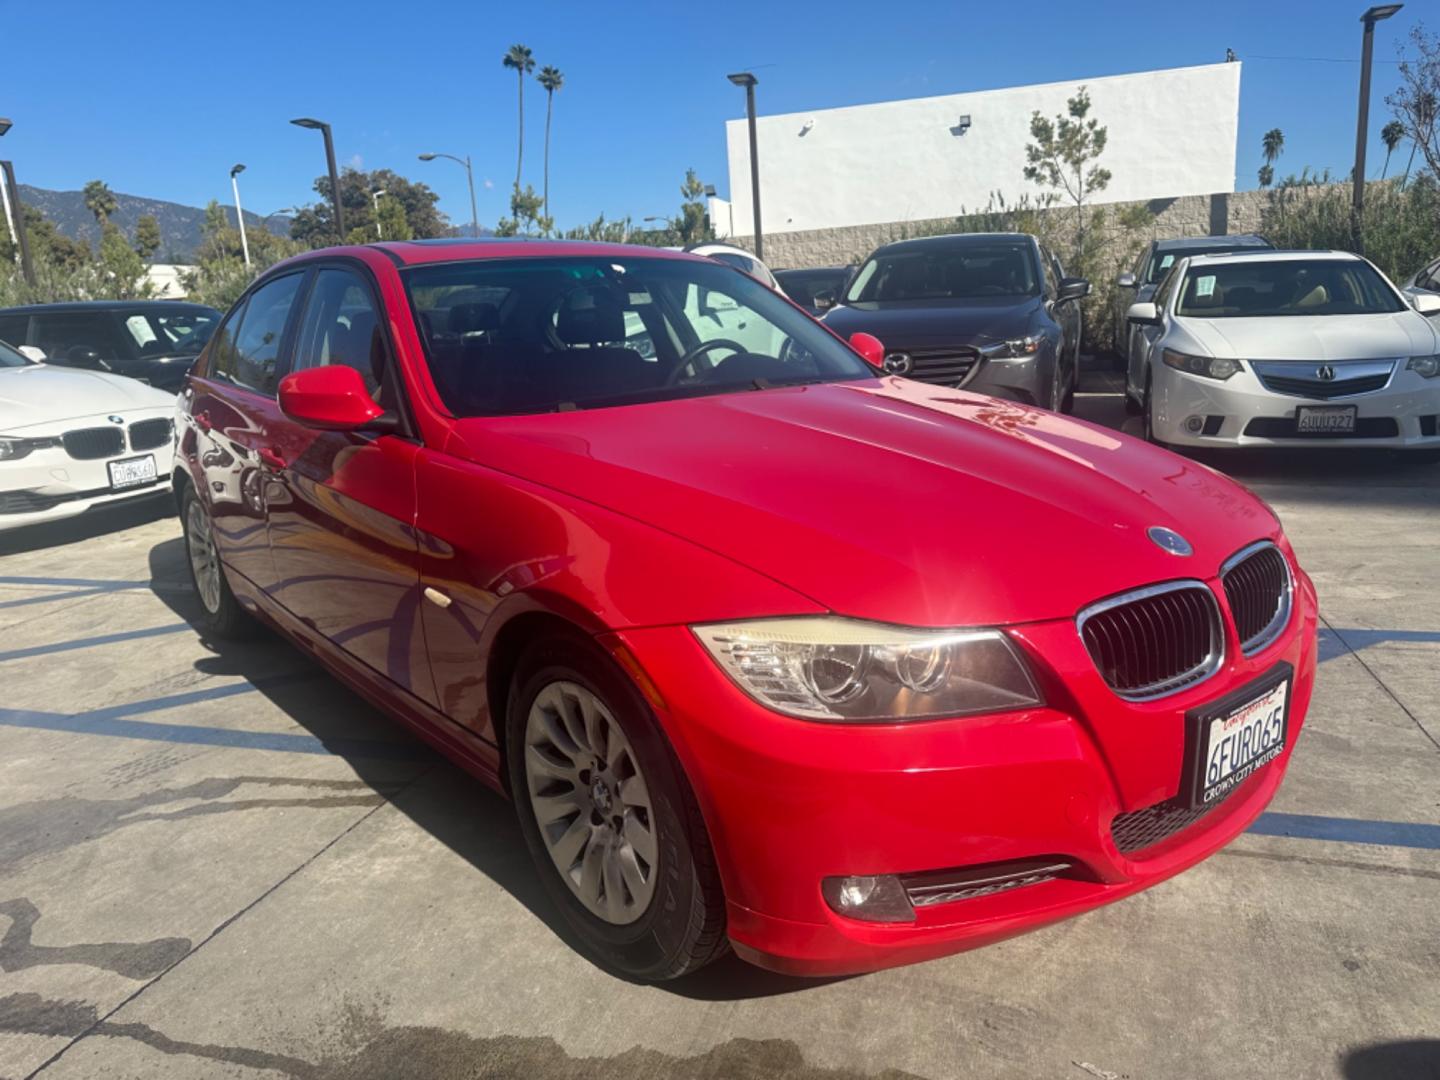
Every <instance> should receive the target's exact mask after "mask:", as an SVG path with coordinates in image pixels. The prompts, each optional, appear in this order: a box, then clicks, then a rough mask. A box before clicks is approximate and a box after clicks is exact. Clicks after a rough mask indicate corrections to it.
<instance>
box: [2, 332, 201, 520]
mask: <svg viewBox="0 0 1440 1080" xmlns="http://www.w3.org/2000/svg"><path fill="white" fill-rule="evenodd" d="M174 411H175V398H174V396H173V395H171V394H167V393H164V392H163V391H160V390H156V389H154V388H153V387H150V386H146V385H145V384H144V383H142V382H137V381H136V380H135V379H128V378H126V377H124V376H123V375H109V374H105V373H103V372H97V371H81V370H78V369H76V368H64V367H53V366H51V365H49V364H38V363H36V362H35V361H33V360H31V359H30V358H29V357H27V356H24V355H22V354H21V353H19V352H18V351H16V350H15V349H12V348H10V346H8V345H6V344H5V343H4V342H0V530H4V529H13V528H16V527H18V526H20V525H30V524H34V523H36V522H41V521H53V520H55V519H57V518H64V517H71V516H73V515H75V514H79V513H82V512H84V511H86V510H89V509H90V508H91V507H93V506H99V505H101V504H104V503H110V502H117V501H120V500H124V499H131V498H135V497H137V496H144V495H150V494H155V493H160V492H165V491H168V490H169V488H170V472H171V466H172V462H173V459H174V449H173V443H174V434H173V431H174V425H173V422H172V416H173V414H174Z"/></svg>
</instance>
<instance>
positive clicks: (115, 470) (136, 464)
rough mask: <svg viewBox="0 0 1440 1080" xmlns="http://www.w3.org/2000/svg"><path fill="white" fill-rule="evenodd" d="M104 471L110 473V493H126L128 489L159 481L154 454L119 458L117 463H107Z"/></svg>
mask: <svg viewBox="0 0 1440 1080" xmlns="http://www.w3.org/2000/svg"><path fill="white" fill-rule="evenodd" d="M147 466H148V467H147ZM106 469H107V470H108V471H109V473H110V490H111V491H128V490H129V489H130V488H137V487H144V486H145V485H146V484H153V483H155V481H156V480H158V479H160V474H159V471H158V470H157V468H156V465H155V455H154V454H141V455H139V456H138V457H128V458H120V459H119V460H117V461H111V462H109V463H108V464H107V465H106Z"/></svg>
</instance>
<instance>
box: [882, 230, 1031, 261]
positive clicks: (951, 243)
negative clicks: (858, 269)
mask: <svg viewBox="0 0 1440 1080" xmlns="http://www.w3.org/2000/svg"><path fill="white" fill-rule="evenodd" d="M997 240H1014V241H1022V242H1023V241H1026V240H1029V241H1030V242H1031V243H1034V242H1035V238H1034V237H1033V236H1031V235H1030V234H1029V233H1013V232H988V233H946V234H945V235H944V236H917V237H915V238H914V239H912V240H895V241H893V242H891V243H889V244H881V245H880V246H879V247H878V248H876V249H875V251H874V252H873V253H872V256H873V255H879V254H880V253H881V252H890V251H900V250H905V251H911V250H914V251H924V250H926V249H927V248H953V247H965V246H969V245H971V244H993V243H994V242H995V241H997Z"/></svg>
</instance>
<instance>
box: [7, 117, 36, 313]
mask: <svg viewBox="0 0 1440 1080" xmlns="http://www.w3.org/2000/svg"><path fill="white" fill-rule="evenodd" d="M10 127H11V122H10V121H9V120H8V119H6V118H5V117H3V116H0V135H4V134H5V133H6V132H7V131H9V130H10ZM0 173H3V174H4V175H3V176H0V190H3V191H4V193H5V217H6V220H7V222H8V223H9V225H10V235H11V236H13V237H14V238H15V244H16V246H17V247H19V249H20V272H21V273H22V274H23V275H24V276H25V284H27V285H31V286H33V285H34V284H35V267H34V266H33V265H31V262H30V240H29V238H28V237H27V236H26V235H25V208H24V207H22V206H21V205H20V189H19V187H17V186H16V184H15V166H14V165H12V164H11V163H10V162H8V161H0Z"/></svg>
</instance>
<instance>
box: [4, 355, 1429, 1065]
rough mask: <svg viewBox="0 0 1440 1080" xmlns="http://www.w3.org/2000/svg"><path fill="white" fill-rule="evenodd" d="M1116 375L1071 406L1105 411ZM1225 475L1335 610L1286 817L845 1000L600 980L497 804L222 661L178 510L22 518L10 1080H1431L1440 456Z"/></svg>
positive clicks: (8, 719) (393, 736) (1321, 460)
mask: <svg viewBox="0 0 1440 1080" xmlns="http://www.w3.org/2000/svg"><path fill="white" fill-rule="evenodd" d="M1114 382H1115V380H1114V378H1113V377H1112V376H1110V375H1109V374H1108V373H1104V372H1100V371H1092V372H1090V373H1088V375H1087V379H1086V392H1085V393H1084V394H1083V395H1082V396H1081V398H1080V399H1079V411H1080V412H1081V414H1082V415H1086V416H1089V417H1091V418H1093V419H1098V420H1100V421H1102V422H1105V423H1109V424H1112V425H1113V426H1119V425H1120V424H1121V422H1122V419H1123V416H1122V412H1121V408H1120V400H1119V398H1118V396H1116V395H1115V394H1114V393H1113V389H1114ZM1212 463H1213V464H1217V465H1218V466H1219V467H1222V468H1226V469H1228V470H1230V471H1232V472H1234V473H1235V474H1236V475H1238V476H1239V477H1240V478H1241V479H1242V480H1243V481H1244V482H1245V483H1246V484H1248V485H1250V486H1251V487H1252V488H1254V489H1255V490H1257V491H1258V492H1259V493H1260V494H1261V495H1263V496H1264V497H1265V498H1266V499H1268V500H1269V501H1270V502H1271V503H1272V505H1274V507H1275V508H1276V510H1277V511H1278V512H1279V514H1280V515H1281V517H1282V518H1283V519H1284V522H1285V525H1286V527H1287V529H1288V530H1289V533H1290V535H1291V537H1292V539H1293V541H1294V544H1295V547H1296V549H1297V551H1298V552H1299V555H1300V557H1301V559H1302V561H1303V562H1304V564H1305V565H1306V567H1307V568H1308V569H1309V571H1310V573H1311V575H1312V576H1313V577H1314V579H1315V582H1316V585H1317V587H1318V589H1319V592H1320V598H1321V612H1322V615H1323V618H1324V631H1323V632H1324V641H1323V650H1322V654H1321V655H1322V663H1321V670H1320V676H1319V685H1318V690H1317V694H1316V698H1315V702H1314V705H1313V708H1312V710H1311V713H1310V717H1309V722H1308V725H1307V727H1306V729H1305V732H1304V735H1303V737H1302V739H1301V742H1300V745H1299V748H1298V750H1297V751H1296V755H1295V758H1294V765H1293V768H1292V770H1291V774H1290V777H1289V779H1288V782H1287V783H1286V785H1285V786H1284V788H1283V789H1282V790H1281V792H1280V795H1279V797H1278V799H1277V800H1276V802H1275V803H1274V805H1273V806H1272V807H1271V812H1270V813H1269V814H1267V815H1266V816H1265V817H1264V818H1262V819H1261V820H1260V822H1259V823H1258V824H1257V826H1256V828H1255V829H1254V830H1252V831H1251V832H1250V833H1248V834H1246V835H1245V836H1243V837H1241V838H1240V839H1239V840H1237V841H1236V842H1235V843H1234V844H1232V845H1231V846H1230V847H1229V848H1228V849H1226V850H1225V851H1224V852H1222V853H1221V854H1219V855H1217V856H1216V857H1215V858H1213V859H1211V860H1210V861H1209V862H1207V863H1205V864H1202V865H1201V866H1200V867H1197V868H1196V869H1194V870H1192V871H1190V872H1189V873H1186V874H1184V875H1182V876H1180V877H1179V878H1176V879H1173V880H1171V881H1169V882H1167V883H1165V884H1163V885H1161V886H1159V887H1157V888H1155V889H1153V890H1151V891H1149V892H1146V893H1143V894H1141V895H1139V896H1136V897H1134V898H1131V899H1129V900H1126V901H1123V902H1121V903H1119V904H1116V905H1113V906H1111V907H1108V908H1105V909H1102V910H1099V911H1096V912H1094V913H1092V914H1089V915H1086V916H1084V917H1082V918H1079V919H1075V920H1072V921H1070V922H1066V923H1062V924H1060V925H1057V926H1054V927H1051V928H1048V929H1045V930H1042V931H1039V932H1037V933H1033V934H1030V935H1027V936H1025V937H1021V938H1018V939H1015V940H1012V941H1009V942H1006V943H1004V944H1001V945H998V946H993V947H991V948H988V949H983V950H980V951H976V952H971V953H967V954H963V955H959V956H955V957H951V958H948V959H944V960H940V961H936V962H933V963H929V964H925V965H921V966H916V967H909V968H901V969H897V970H893V971H887V972H883V973H880V974H875V975H869V976H864V977H858V978H850V979H840V980H829V981H806V980H800V979H790V978H784V977H780V976H775V975H771V974H767V973H765V972H761V971H759V970H757V969H752V968H749V967H747V966H746V965H744V964H743V963H741V962H739V961H738V960H735V959H734V958H729V959H727V960H725V961H723V962H722V963H720V964H719V965H717V966H715V967H713V968H711V969H708V970H706V971H704V972H701V973H700V974H698V975H696V976H693V977H690V978H688V979H686V980H683V981H681V982H679V983H676V984H672V985H668V986H662V987H646V986H635V985H631V984H629V983H626V982H623V981H620V980H617V979H615V978H613V977H611V976H609V975H607V974H605V973H604V972H602V971H600V970H598V969H596V968H595V967H594V966H592V965H591V964H590V963H588V962H587V961H586V960H584V959H583V958H582V957H581V956H580V955H579V954H577V953H576V952H575V951H573V950H572V949H571V947H570V946H569V945H568V944H567V942H566V940H565V938H564V933H563V930H562V929H561V925H560V920H559V918H558V917H557V915H556V914H555V913H554V912H553V911H552V910H551V909H550V908H549V906H548V904H547V902H546V901H545V899H544V896H543V894H542V892H541V890H540V888H539V886H538V883H537V881H536V879H535V877H534V875H533V874H532V871H531V869H530V865H529V863H528V861H527V858H526V855H525V852H524V849H523V846H522V844H521V842H520V838H519V834H518V830H517V828H516V826H515V825H514V823H513V821H512V818H511V815H510V812H509V809H508V807H507V805H506V803H505V802H504V801H503V800H502V799H500V798H499V797H497V796H495V795H492V794H490V793H488V792H486V791H484V790H482V789H480V788H479V787H478V785H477V784H475V783H473V782H471V781H470V780H468V779H467V778H466V777H465V776H464V775H462V774H461V773H460V772H459V770H458V769H456V768H454V767H452V766H450V765H448V764H446V763H444V762H443V761H441V760H440V759H439V758H437V757H436V756H434V755H433V754H431V753H430V752H429V751H428V750H426V749H425V748H424V747H422V746H421V745H420V744H419V743H417V742H415V741H414V740H412V739H411V738H410V737H409V736H408V735H406V734H405V733H404V732H403V731H402V730H401V729H400V728H398V727H397V726H395V725H392V724H391V723H389V722H388V721H386V720H385V719H384V718H383V717H382V716H381V715H379V714H378V713H377V712H376V711H375V710H374V709H372V708H370V707H369V706H368V705H366V704H365V703H364V702H362V701H361V700H359V699H358V698H356V697H355V696H354V695H352V694H351V693H349V692H348V691H347V690H345V689H344V688H342V687H341V686H340V685H339V684H338V683H336V682H335V681H333V680H332V679H330V678H329V677H328V676H326V675H325V674H324V673H323V672H321V671H320V670H318V669H317V668H316V667H314V666H313V665H312V664H311V663H310V662H309V661H308V660H307V659H306V658H305V657H304V656H303V655H302V654H301V653H299V652H297V651H296V650H294V649H292V648H291V647H289V646H288V645H286V644H284V643H283V642H281V641H279V640H278V639H274V638H269V637H262V638H261V639H260V640H258V641H256V642H253V643H249V644H245V645H243V646H235V645H230V644H222V643H218V642H206V641H202V640H201V638H200V637H199V635H197V633H196V632H195V630H194V629H193V628H192V626H191V625H190V622H189V620H190V619H191V618H192V617H193V615H194V613H195V601H194V600H193V598H192V596H191V595H190V589H189V585H188V576H187V571H186V568H185V558H184V550H183V546H182V543H181V540H180V531H179V525H178V522H177V521H176V520H175V519H174V518H173V517H172V516H170V515H169V512H168V507H166V506H164V505H160V506H154V505H152V506H149V507H145V506H141V507H132V508H129V509H126V510H124V511H120V512H117V513H113V514H110V515H109V516H107V517H104V518H87V519H83V520H80V521H75V522H71V523H68V524H65V525H63V526H57V527H53V528H49V529H47V530H44V531H43V532H29V533H11V534H0V628H3V633H0V934H3V937H0V1077H7V1078H21V1077H30V1076H35V1075H37V1074H38V1075H43V1076H44V1077H46V1078H47V1080H49V1078H56V1080H58V1078H62V1077H97V1076H104V1077H146V1078H150V1077H185V1078H210V1077H246V1078H252V1077H253V1078H257V1080H258V1078H262V1077H264V1078H279V1077H287V1078H301V1080H324V1078H330V1077H337V1078H338V1077H361V1078H377V1080H378V1078H388V1077H431V1076H433V1077H439V1078H445V1080H458V1078H462V1077H467V1078H468V1077H492V1076H493V1077H501V1076H505V1077H508V1076H517V1077H518V1076H558V1077H576V1078H578V1077H585V1078H586V1080H608V1078H620V1077H626V1078H649V1077H670V1076H678V1077H714V1078H720V1077H752V1078H758V1077H768V1076H795V1077H812V1078H820V1077H825V1078H833V1080H860V1078H887V1080H894V1078H898V1077H911V1076H915V1077H925V1078H941V1077H972V1076H973V1077H1046V1078H1052V1077H1053V1078H1067V1077H1070V1078H1075V1080H1085V1078H1087V1077H1099V1078H1102V1080H1117V1078H1122V1077H1124V1078H1134V1080H1142V1078H1144V1080H1153V1078H1169V1077H1205V1078H1208V1077H1216V1078H1220V1077H1225V1078H1232V1077H1234V1078H1238V1077H1283V1078H1305V1077H1347V1078H1351V1080H1356V1078H1358V1080H1374V1078H1380V1077H1404V1078H1407V1080H1408V1078H1416V1077H1440V614H1437V605H1436V601H1435V593H1436V584H1437V582H1440V539H1437V537H1440V532H1437V525H1440V467H1428V466H1418V465H1405V464H1399V463H1396V462H1395V461H1393V460H1392V459H1390V458H1389V457H1387V456H1384V455H1344V454H1342V455H1333V454H1326V455H1312V454H1285V455H1281V456H1268V457H1267V456H1257V457H1245V458H1240V459H1223V460H1217V461H1213V462H1212Z"/></svg>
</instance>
